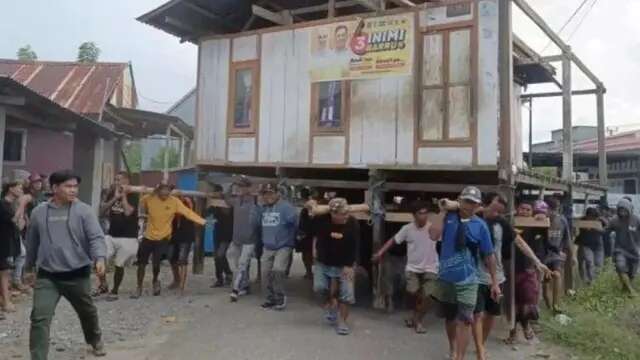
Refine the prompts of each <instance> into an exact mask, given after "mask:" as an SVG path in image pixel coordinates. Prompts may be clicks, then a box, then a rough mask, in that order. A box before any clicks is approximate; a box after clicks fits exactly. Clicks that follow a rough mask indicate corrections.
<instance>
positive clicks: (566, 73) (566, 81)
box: [562, 54, 573, 182]
mask: <svg viewBox="0 0 640 360" xmlns="http://www.w3.org/2000/svg"><path fill="white" fill-rule="evenodd" d="M565 55H566V56H565V58H564V60H562V179H563V180H565V181H569V182H570V181H572V180H573V129H572V121H571V58H570V57H569V55H568V54H565Z"/></svg>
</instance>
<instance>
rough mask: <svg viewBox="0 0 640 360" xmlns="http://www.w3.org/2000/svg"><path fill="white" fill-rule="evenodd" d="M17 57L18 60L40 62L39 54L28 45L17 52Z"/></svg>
mask: <svg viewBox="0 0 640 360" xmlns="http://www.w3.org/2000/svg"><path fill="white" fill-rule="evenodd" d="M16 57H17V58H18V60H30V61H34V60H38V54H36V52H35V51H33V49H32V48H31V45H29V44H27V45H25V46H23V47H21V48H20V49H18V51H17V52H16Z"/></svg>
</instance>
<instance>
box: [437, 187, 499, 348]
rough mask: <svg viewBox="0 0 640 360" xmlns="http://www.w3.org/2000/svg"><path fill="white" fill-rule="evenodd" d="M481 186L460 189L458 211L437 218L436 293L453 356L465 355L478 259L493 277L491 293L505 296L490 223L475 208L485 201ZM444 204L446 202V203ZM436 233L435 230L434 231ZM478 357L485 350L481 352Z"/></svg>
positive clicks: (476, 286)
mask: <svg viewBox="0 0 640 360" xmlns="http://www.w3.org/2000/svg"><path fill="white" fill-rule="evenodd" d="M481 195H482V194H481V193H480V190H479V189H478V188H476V187H473V186H468V187H466V188H465V189H464V190H462V192H461V193H460V196H459V198H458V202H459V209H458V210H457V211H449V212H445V211H442V212H441V214H440V216H438V218H437V219H434V224H433V226H434V227H435V229H434V230H435V231H436V232H437V233H438V234H439V235H441V236H439V237H436V238H440V239H441V251H440V269H439V274H438V283H437V286H436V289H435V291H434V293H433V297H434V298H435V299H436V300H438V302H439V303H440V305H441V315H442V316H443V317H444V318H445V320H446V330H447V337H448V338H449V351H450V354H451V359H453V360H463V359H464V358H465V354H466V350H467V345H468V343H469V333H470V331H471V324H472V323H473V311H474V309H475V307H476V301H477V293H478V282H479V279H478V271H479V270H478V265H479V264H478V262H479V261H484V264H485V266H486V268H487V269H488V271H489V275H490V278H491V288H490V289H491V290H490V291H491V297H492V298H493V299H494V300H495V301H496V302H498V300H499V298H500V297H501V296H502V293H501V291H500V286H499V284H498V280H497V278H496V258H495V255H494V249H493V243H492V242H491V234H490V233H489V229H488V228H487V224H486V223H485V222H484V221H483V220H482V219H481V218H479V217H478V216H476V214H475V212H476V210H478V208H479V207H480V204H481V203H482V196H481ZM443 207H444V206H443ZM434 235H435V234H434ZM478 359H479V360H484V359H485V354H478Z"/></svg>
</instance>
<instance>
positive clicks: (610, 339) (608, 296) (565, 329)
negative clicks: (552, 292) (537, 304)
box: [540, 263, 640, 360]
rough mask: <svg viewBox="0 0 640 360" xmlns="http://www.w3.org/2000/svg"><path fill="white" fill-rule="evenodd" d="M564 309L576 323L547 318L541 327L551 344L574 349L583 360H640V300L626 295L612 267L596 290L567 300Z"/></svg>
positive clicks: (604, 273)
mask: <svg viewBox="0 0 640 360" xmlns="http://www.w3.org/2000/svg"><path fill="white" fill-rule="evenodd" d="M636 286H637V282H636ZM563 309H564V310H565V313H566V315H567V316H569V317H570V318H571V319H572V322H571V323H569V324H568V325H561V324H560V323H559V322H558V321H556V320H555V319H554V318H553V316H552V315H551V314H550V313H544V314H543V316H542V319H541V321H540V325H541V327H542V330H543V337H544V338H545V339H546V340H547V341H551V342H554V343H557V344H559V345H562V346H564V347H567V348H569V349H571V350H572V351H573V352H574V353H575V355H577V356H579V358H580V359H598V360H637V359H640V299H638V298H635V299H630V298H629V297H627V296H626V294H624V293H623V292H622V290H621V288H620V283H619V281H618V276H617V274H616V273H615V271H614V269H613V266H612V265H611V264H610V263H607V265H606V267H605V269H604V271H603V273H602V274H601V275H600V276H599V277H598V279H597V280H596V281H595V282H594V283H593V284H592V286H590V287H585V288H582V289H580V290H579V291H578V292H577V294H576V295H575V296H574V297H572V298H567V299H566V300H565V302H564V303H563Z"/></svg>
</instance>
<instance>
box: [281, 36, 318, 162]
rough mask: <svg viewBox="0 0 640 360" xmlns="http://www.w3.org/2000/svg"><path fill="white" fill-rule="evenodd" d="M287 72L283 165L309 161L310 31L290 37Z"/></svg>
mask: <svg viewBox="0 0 640 360" xmlns="http://www.w3.org/2000/svg"><path fill="white" fill-rule="evenodd" d="M291 36H292V40H291V41H290V42H289V44H290V47H289V48H288V49H287V71H286V72H285V76H286V81H285V86H286V89H285V99H286V101H285V118H284V119H285V121H284V124H285V126H284V149H283V157H282V158H283V161H285V162H295V163H305V162H308V161H309V127H310V113H309V111H310V104H309V101H310V91H311V84H310V79H309V57H310V54H309V30H307V29H301V30H298V31H295V32H292V33H291Z"/></svg>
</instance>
